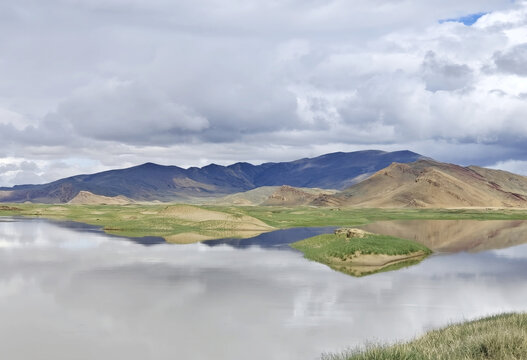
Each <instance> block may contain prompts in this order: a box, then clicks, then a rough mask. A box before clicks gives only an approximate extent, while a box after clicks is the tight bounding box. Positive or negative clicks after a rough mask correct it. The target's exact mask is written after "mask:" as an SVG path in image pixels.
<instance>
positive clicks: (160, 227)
mask: <svg viewBox="0 0 527 360" xmlns="http://www.w3.org/2000/svg"><path fill="white" fill-rule="evenodd" d="M170 205H173V204H151V205H145V204H130V205H45V204H3V205H0V216H30V217H44V218H50V219H58V220H72V221H78V222H83V223H86V224H91V225H98V226H101V227H102V228H104V229H105V231H107V232H108V233H112V234H115V235H123V236H131V237H141V236H161V237H165V238H167V237H169V236H171V235H176V234H181V233H199V234H204V235H206V236H209V237H225V236H237V233H236V232H235V231H234V232H233V231H231V229H229V224H228V223H222V222H214V221H209V222H206V221H185V220H181V219H177V218H174V217H171V216H168V215H167V214H163V213H162V211H163V210H164V209H166V208H167V206H170ZM200 208H201V209H206V210H213V211H219V212H223V213H227V214H230V215H233V216H235V217H241V216H242V215H247V216H252V217H254V218H256V219H259V220H261V221H263V222H264V223H266V224H268V225H270V226H272V227H275V228H280V229H283V228H291V227H302V226H358V225H364V224H367V223H371V222H374V221H379V220H406V219H408V220H410V219H423V220H424V219H427V220H442V219H452V220H462V219H471V220H474V219H476V220H519V219H521V220H527V211H526V210H484V209H483V210H430V209H426V210H423V209H340V210H339V209H332V208H314V207H295V208H285V207H261V206H254V207H253V206H247V207H242V206H200Z"/></svg>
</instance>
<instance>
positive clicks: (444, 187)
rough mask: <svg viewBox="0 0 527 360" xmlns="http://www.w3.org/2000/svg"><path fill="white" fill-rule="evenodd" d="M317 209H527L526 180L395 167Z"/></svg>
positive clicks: (423, 165)
mask: <svg viewBox="0 0 527 360" xmlns="http://www.w3.org/2000/svg"><path fill="white" fill-rule="evenodd" d="M311 204H312V205H318V206H359V207H371V208H400V207H423V208H456V207H459V208H460V207H527V177H525V176H520V175H515V174H512V173H509V172H506V171H501V170H492V169H486V168H480V167H475V166H471V167H462V166H458V165H453V164H446V163H441V162H437V161H433V160H419V161H416V162H413V163H408V164H401V163H393V164H391V165H390V166H388V167H387V168H385V169H383V170H380V171H378V172H376V173H375V174H373V175H372V176H371V177H369V178H368V179H366V180H364V181H362V182H360V183H359V184H356V185H353V186H351V187H349V188H347V189H345V190H343V191H342V192H340V193H338V194H336V195H333V196H331V195H322V196H319V197H317V198H316V199H315V200H314V201H313V202H312V203H311Z"/></svg>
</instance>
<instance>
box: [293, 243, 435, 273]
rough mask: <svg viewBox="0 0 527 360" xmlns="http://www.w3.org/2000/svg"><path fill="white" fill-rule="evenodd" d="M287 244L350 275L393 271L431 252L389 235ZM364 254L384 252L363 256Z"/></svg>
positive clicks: (413, 263) (419, 259) (310, 258)
mask: <svg viewBox="0 0 527 360" xmlns="http://www.w3.org/2000/svg"><path fill="white" fill-rule="evenodd" d="M291 247H293V248H294V249H297V250H299V251H301V252H302V253H303V254H304V256H305V257H306V258H307V259H309V260H312V261H317V262H320V263H322V264H325V265H328V266H329V267H331V268H332V269H334V270H337V271H341V272H344V273H346V274H350V275H353V276H364V275H370V274H373V273H377V272H381V271H389V270H396V269H400V268H402V267H406V266H411V265H415V264H416V263H419V262H420V261H421V260H422V259H424V258H425V257H426V256H428V255H429V254H431V253H432V251H431V250H430V249H428V248H427V247H426V246H424V245H421V244H419V243H416V242H414V241H411V240H406V239H400V238H396V237H393V236H387V235H378V234H370V233H366V234H365V235H364V237H352V238H348V237H346V235H345V234H325V235H318V236H315V237H312V238H309V239H305V240H301V241H297V242H295V243H293V244H291ZM364 255H385V256H377V257H375V256H373V257H371V256H370V257H367V259H366V258H365V257H364Z"/></svg>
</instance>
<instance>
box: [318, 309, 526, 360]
mask: <svg viewBox="0 0 527 360" xmlns="http://www.w3.org/2000/svg"><path fill="white" fill-rule="evenodd" d="M322 358H323V359H324V360H456V359H463V360H483V359H487V360H490V359H494V360H504V359H507V360H520V359H527V314H505V315H498V316H492V317H487V318H484V319H480V320H476V321H471V322H466V323H463V324H457V325H451V326H448V327H446V328H444V329H440V330H435V331H431V332H429V333H427V334H425V335H424V336H422V337H420V338H418V339H416V340H413V341H410V342H407V343H400V344H395V345H390V346H383V345H370V346H367V347H366V348H362V349H355V350H351V351H348V352H346V353H343V354H335V355H323V356H322Z"/></svg>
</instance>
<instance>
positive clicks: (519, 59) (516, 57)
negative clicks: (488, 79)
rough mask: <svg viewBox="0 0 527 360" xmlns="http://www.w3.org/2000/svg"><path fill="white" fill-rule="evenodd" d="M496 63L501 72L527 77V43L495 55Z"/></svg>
mask: <svg viewBox="0 0 527 360" xmlns="http://www.w3.org/2000/svg"><path fill="white" fill-rule="evenodd" d="M494 63H495V64H496V68H497V69H498V70H499V71H502V72H504V73H509V74H515V75H519V76H527V66H526V64H527V43H525V44H521V45H517V46H514V47H512V48H510V49H507V50H506V51H505V52H504V53H502V52H501V51H498V52H496V53H495V54H494Z"/></svg>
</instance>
